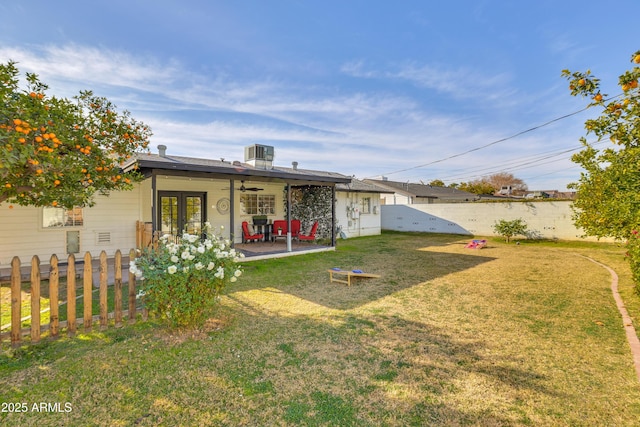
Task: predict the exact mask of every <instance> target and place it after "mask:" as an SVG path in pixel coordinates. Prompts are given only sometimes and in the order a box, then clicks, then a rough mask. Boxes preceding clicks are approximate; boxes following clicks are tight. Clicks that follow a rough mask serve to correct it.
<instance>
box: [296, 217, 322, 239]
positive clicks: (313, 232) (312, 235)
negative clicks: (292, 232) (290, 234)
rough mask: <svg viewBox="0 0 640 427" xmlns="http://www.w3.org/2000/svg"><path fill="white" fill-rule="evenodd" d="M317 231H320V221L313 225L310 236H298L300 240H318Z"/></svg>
mask: <svg viewBox="0 0 640 427" xmlns="http://www.w3.org/2000/svg"><path fill="white" fill-rule="evenodd" d="M316 231H318V221H316V222H314V223H313V226H311V231H310V232H309V234H298V240H316Z"/></svg>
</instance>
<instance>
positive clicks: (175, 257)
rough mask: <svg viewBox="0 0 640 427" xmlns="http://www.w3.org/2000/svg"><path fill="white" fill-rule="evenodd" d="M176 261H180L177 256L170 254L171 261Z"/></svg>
mask: <svg viewBox="0 0 640 427" xmlns="http://www.w3.org/2000/svg"><path fill="white" fill-rule="evenodd" d="M178 261H180V258H178V257H177V256H175V255H172V256H171V262H173V263H175V262H178Z"/></svg>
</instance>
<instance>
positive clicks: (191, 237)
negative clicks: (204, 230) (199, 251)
mask: <svg viewBox="0 0 640 427" xmlns="http://www.w3.org/2000/svg"><path fill="white" fill-rule="evenodd" d="M187 236H189V237H187V241H188V242H189V243H194V242H195V241H196V240H198V236H195V235H193V234H188V235H187Z"/></svg>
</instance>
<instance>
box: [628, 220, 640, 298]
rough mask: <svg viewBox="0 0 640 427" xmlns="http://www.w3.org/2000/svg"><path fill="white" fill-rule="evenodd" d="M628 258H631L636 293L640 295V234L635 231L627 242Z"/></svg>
mask: <svg viewBox="0 0 640 427" xmlns="http://www.w3.org/2000/svg"><path fill="white" fill-rule="evenodd" d="M627 257H629V264H630V265H631V274H632V275H633V281H634V282H635V288H636V292H638V293H640V233H639V232H638V230H633V231H632V232H631V236H630V237H629V240H627Z"/></svg>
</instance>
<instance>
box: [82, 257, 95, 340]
mask: <svg viewBox="0 0 640 427" xmlns="http://www.w3.org/2000/svg"><path fill="white" fill-rule="evenodd" d="M91 263H92V261H91V254H90V253H89V252H86V253H85V254H84V272H83V274H82V275H83V278H82V279H83V285H84V286H83V289H84V291H83V292H84V295H83V301H84V320H83V322H84V323H83V324H84V330H85V332H86V331H90V330H91V320H92V318H91V316H92V314H93V313H92V309H93V307H92V296H93V266H92V264H91Z"/></svg>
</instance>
